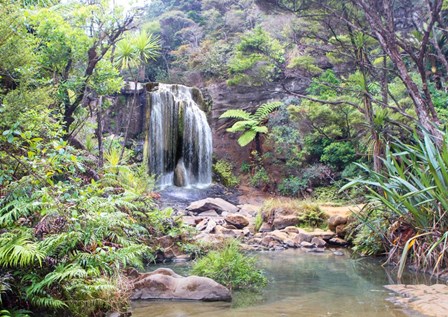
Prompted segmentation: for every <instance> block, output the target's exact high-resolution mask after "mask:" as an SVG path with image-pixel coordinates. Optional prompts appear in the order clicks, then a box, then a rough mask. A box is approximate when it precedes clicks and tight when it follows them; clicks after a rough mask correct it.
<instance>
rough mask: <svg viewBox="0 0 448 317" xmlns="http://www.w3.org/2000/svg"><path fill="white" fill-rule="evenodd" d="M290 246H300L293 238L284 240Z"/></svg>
mask: <svg viewBox="0 0 448 317" xmlns="http://www.w3.org/2000/svg"><path fill="white" fill-rule="evenodd" d="M284 243H285V244H286V245H287V246H288V247H289V248H297V247H298V244H297V243H295V242H294V241H293V240H291V239H287V240H286V241H285V242H284Z"/></svg>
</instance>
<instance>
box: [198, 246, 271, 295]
mask: <svg viewBox="0 0 448 317" xmlns="http://www.w3.org/2000/svg"><path fill="white" fill-rule="evenodd" d="M192 272H193V274H197V275H200V276H206V277H209V278H211V279H214V280H215V281H217V282H218V283H220V284H222V285H225V286H227V287H228V288H230V289H248V288H259V287H262V286H264V285H266V283H267V279H266V277H265V276H264V274H263V272H262V271H261V270H259V269H256V260H255V258H253V257H249V256H247V255H245V254H243V253H241V252H240V250H239V246H238V241H236V240H232V241H231V242H228V243H227V244H226V245H225V246H224V248H223V249H222V250H220V251H212V252H209V253H208V254H207V255H206V256H204V257H203V258H201V259H199V260H198V261H196V263H195V264H194V265H193V269H192Z"/></svg>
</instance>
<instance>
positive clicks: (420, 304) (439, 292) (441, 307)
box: [385, 284, 448, 317]
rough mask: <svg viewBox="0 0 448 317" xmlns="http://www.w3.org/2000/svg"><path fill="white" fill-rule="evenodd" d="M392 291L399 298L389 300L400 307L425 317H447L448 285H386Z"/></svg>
mask: <svg viewBox="0 0 448 317" xmlns="http://www.w3.org/2000/svg"><path fill="white" fill-rule="evenodd" d="M385 288H387V289H388V290H390V291H393V292H395V293H397V294H398V295H399V297H393V298H389V300H390V301H391V302H393V303H395V304H398V305H400V306H405V307H408V308H410V309H413V310H415V311H417V312H419V313H422V314H424V315H425V316H431V317H446V316H447V312H448V285H444V284H435V285H431V286H429V285H423V284H419V285H404V284H397V285H386V286H385Z"/></svg>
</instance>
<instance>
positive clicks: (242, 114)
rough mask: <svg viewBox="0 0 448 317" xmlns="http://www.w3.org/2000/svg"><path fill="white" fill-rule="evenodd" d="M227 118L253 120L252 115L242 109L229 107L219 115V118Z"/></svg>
mask: <svg viewBox="0 0 448 317" xmlns="http://www.w3.org/2000/svg"><path fill="white" fill-rule="evenodd" d="M225 118H231V119H242V120H252V119H253V118H252V115H251V114H250V113H249V112H247V111H245V110H242V109H229V110H227V111H226V112H224V113H223V114H222V115H221V116H219V119H225Z"/></svg>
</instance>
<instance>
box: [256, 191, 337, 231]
mask: <svg viewBox="0 0 448 317" xmlns="http://www.w3.org/2000/svg"><path fill="white" fill-rule="evenodd" d="M278 210H281V211H282V213H284V214H290V215H293V214H296V215H297V219H298V222H299V225H300V226H301V227H306V228H311V227H322V226H323V225H324V223H325V220H326V219H327V218H328V216H327V215H326V214H325V213H324V212H323V211H322V210H321V209H320V208H319V206H318V205H317V204H314V203H310V202H308V201H303V200H299V199H290V198H282V199H278V198H276V199H267V200H265V202H264V203H263V206H262V207H261V213H262V215H263V218H264V219H265V220H267V219H269V218H271V216H272V214H273V213H275V212H276V211H278Z"/></svg>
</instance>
